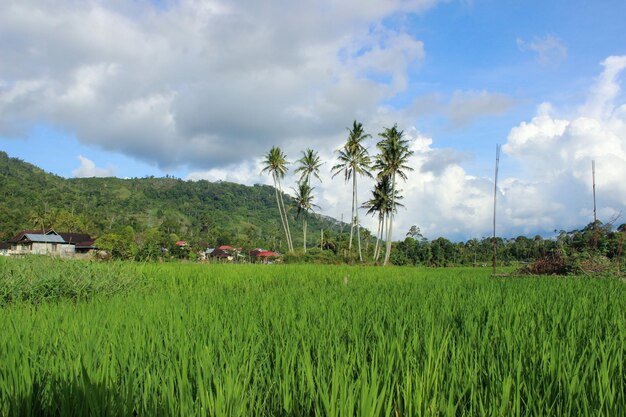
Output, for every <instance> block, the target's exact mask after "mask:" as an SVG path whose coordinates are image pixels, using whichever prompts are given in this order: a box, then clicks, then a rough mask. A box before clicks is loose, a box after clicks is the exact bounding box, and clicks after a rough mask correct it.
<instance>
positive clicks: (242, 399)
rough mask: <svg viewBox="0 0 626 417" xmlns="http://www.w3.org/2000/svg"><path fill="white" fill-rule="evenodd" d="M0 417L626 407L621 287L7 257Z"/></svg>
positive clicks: (484, 274)
mask: <svg viewBox="0 0 626 417" xmlns="http://www.w3.org/2000/svg"><path fill="white" fill-rule="evenodd" d="M0 274H1V275H0V276H1V277H0V286H1V289H0V416H7V417H8V416H135V415H136V416H621V415H626V368H625V365H626V360H625V359H626V285H625V284H624V283H623V282H622V281H621V280H619V279H614V278H602V279H598V278H577V277H567V278H562V277H561V278H557V277H533V278H528V277H526V278H491V277H490V270H489V269H481V268H478V269H472V268H466V269H462V268H457V269H419V268H394V267H390V268H382V267H349V266H312V265H200V264H183V263H169V264H168V263H166V264H145V265H144V264H133V263H127V264H123V263H119V264H115V263H111V264H106V263H88V262H81V261H65V262H63V261H54V260H47V259H45V260H42V259H35V260H33V259H24V260H12V259H11V260H5V259H0Z"/></svg>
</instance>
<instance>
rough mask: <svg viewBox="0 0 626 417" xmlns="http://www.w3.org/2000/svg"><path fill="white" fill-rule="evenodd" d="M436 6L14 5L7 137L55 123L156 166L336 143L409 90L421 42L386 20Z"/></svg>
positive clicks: (2, 129) (420, 1)
mask: <svg viewBox="0 0 626 417" xmlns="http://www.w3.org/2000/svg"><path fill="white" fill-rule="evenodd" d="M436 2H437V1H435V0H409V1H407V0H390V1H385V2H368V3H367V4H365V3H363V2H360V1H357V0H349V1H345V0H344V1H336V0H323V1H321V2H311V3H306V4H303V3H301V2H297V3H289V2H284V1H280V0H272V1H268V2H262V3H259V2H257V1H251V0H244V1H239V2H227V1H222V0H210V1H205V2H197V1H192V0H182V1H179V2H171V3H169V2H168V3H166V5H165V6H164V7H161V8H158V7H157V6H155V5H154V4H152V3H151V2H146V1H141V2H132V3H128V2H99V1H96V2H77V1H75V0H62V1H57V2H46V1H43V0H7V1H3V2H2V3H1V4H0V39H4V40H6V41H3V42H0V114H2V118H1V119H0V134H2V133H7V132H15V131H16V130H19V129H20V128H22V129H24V128H26V126H28V125H31V124H33V123H39V122H42V121H44V122H48V123H52V124H54V125H56V126H59V127H60V128H62V129H63V130H64V131H67V132H70V133H74V134H75V135H76V137H77V138H78V140H79V141H80V142H81V143H83V144H92V145H96V146H99V147H102V148H104V149H107V150H112V151H117V152H120V153H124V154H126V155H129V156H133V157H136V158H138V159H142V160H144V161H147V162H150V163H155V162H156V163H157V164H158V165H159V166H160V167H162V168H172V167H180V166H189V167H192V168H194V169H196V168H197V169H205V170H206V169H212V168H219V167H223V166H226V165H229V164H236V163H239V162H241V161H244V160H246V159H249V158H251V157H256V156H258V155H260V154H262V152H264V151H265V150H266V148H268V147H269V146H271V145H281V146H284V147H285V148H287V147H289V146H293V147H294V148H296V146H299V147H300V148H301V147H302V144H306V143H310V142H312V141H314V142H315V143H317V144H318V145H319V147H325V146H326V147H328V146H333V144H334V143H335V142H336V141H337V136H336V135H337V134H336V132H341V131H342V130H343V126H344V125H345V124H346V123H349V121H350V120H352V119H353V118H355V117H356V118H358V119H359V120H364V121H367V120H373V119H375V118H378V117H379V114H380V112H381V111H382V110H383V107H382V106H381V104H380V103H381V102H382V100H384V99H387V98H389V97H392V96H393V95H395V94H397V93H398V92H401V91H403V90H404V89H405V88H406V85H407V72H408V71H409V70H410V69H411V68H414V67H415V66H418V65H419V63H420V62H421V60H422V59H423V57H424V54H425V52H424V46H423V43H422V42H421V41H420V40H418V39H414V38H412V37H411V36H409V35H408V34H407V33H405V32H402V31H396V30H392V29H389V28H387V27H385V26H384V25H383V24H382V23H381V22H382V21H383V20H384V19H385V18H386V17H388V16H391V15H393V14H397V13H420V12H423V11H424V10H426V9H427V8H429V7H432V6H433V5H434V4H435V3H436Z"/></svg>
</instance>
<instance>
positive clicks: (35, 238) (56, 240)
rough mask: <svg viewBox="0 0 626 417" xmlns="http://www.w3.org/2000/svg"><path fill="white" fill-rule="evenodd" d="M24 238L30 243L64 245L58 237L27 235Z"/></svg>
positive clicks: (63, 241)
mask: <svg viewBox="0 0 626 417" xmlns="http://www.w3.org/2000/svg"><path fill="white" fill-rule="evenodd" d="M24 237H25V238H26V239H28V240H30V241H31V242H45V243H65V240H63V238H62V237H61V236H59V235H41V234H33V233H27V234H25V235H24Z"/></svg>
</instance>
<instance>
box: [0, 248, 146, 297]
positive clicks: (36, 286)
mask: <svg viewBox="0 0 626 417" xmlns="http://www.w3.org/2000/svg"><path fill="white" fill-rule="evenodd" d="M145 285H146V278H145V276H143V274H142V273H141V267H140V264H136V265H132V264H123V263H121V262H109V263H102V262H87V261H76V260H68V259H66V260H63V259H52V258H48V257H46V256H27V257H24V258H21V259H10V258H9V259H7V258H5V257H0V307H2V306H3V305H7V304H12V303H16V302H29V303H41V302H45V301H58V300H73V301H84V300H89V299H91V298H93V297H95V296H96V295H98V296H107V295H108V296H111V295H114V294H120V293H127V292H130V291H133V290H135V289H138V288H140V287H142V286H145Z"/></svg>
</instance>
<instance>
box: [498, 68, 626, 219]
mask: <svg viewBox="0 0 626 417" xmlns="http://www.w3.org/2000/svg"><path fill="white" fill-rule="evenodd" d="M603 66H604V71H603V72H602V74H601V75H600V76H599V77H598V79H597V80H596V82H595V84H594V85H593V86H592V88H591V89H590V92H589V94H588V100H587V101H586V103H584V104H583V105H581V106H580V108H579V109H578V110H577V111H576V112H574V113H573V114H569V115H567V114H565V115H558V114H557V111H556V110H555V109H554V108H553V106H551V105H550V104H548V103H544V104H542V105H541V106H539V109H538V112H537V115H536V116H535V117H533V118H532V119H531V120H530V121H528V122H522V123H520V124H519V125H518V126H516V127H514V128H513V129H511V132H510V134H509V136H508V140H507V143H506V144H505V145H504V146H503V151H504V152H505V153H506V154H507V155H509V156H510V157H513V158H515V159H517V160H518V161H519V162H520V164H521V165H522V167H523V168H524V173H523V176H524V178H526V181H525V182H523V181H521V180H517V181H510V182H509V184H508V185H507V186H503V189H504V190H505V192H506V193H507V195H506V197H505V199H506V200H508V213H509V214H510V215H511V216H512V217H514V218H515V219H516V221H517V222H518V223H519V224H527V225H532V224H534V223H537V222H538V220H540V223H541V224H544V225H545V227H546V229H549V228H550V227H552V225H554V227H556V226H558V227H559V228H571V227H576V226H579V225H581V224H586V223H588V222H589V221H590V220H591V219H592V215H591V212H592V202H591V187H592V177H591V161H592V160H595V162H596V188H597V195H598V204H599V206H600V213H601V215H602V216H604V217H603V218H601V220H604V221H606V220H609V219H610V218H612V217H614V216H615V215H618V214H619V213H620V212H621V211H622V210H623V209H624V208H626V183H625V182H624V180H623V179H624V178H626V105H625V104H624V103H623V102H620V101H619V92H620V88H619V82H618V77H619V75H620V74H621V72H622V71H623V70H624V69H625V68H626V57H623V56H622V57H609V58H607V59H606V60H605V61H604V62H603Z"/></svg>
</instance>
